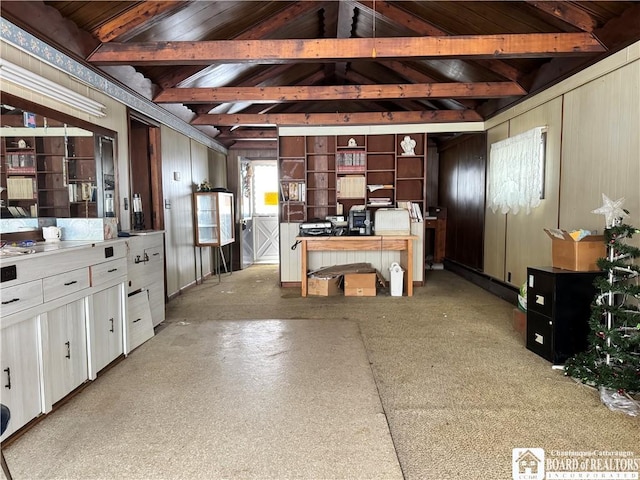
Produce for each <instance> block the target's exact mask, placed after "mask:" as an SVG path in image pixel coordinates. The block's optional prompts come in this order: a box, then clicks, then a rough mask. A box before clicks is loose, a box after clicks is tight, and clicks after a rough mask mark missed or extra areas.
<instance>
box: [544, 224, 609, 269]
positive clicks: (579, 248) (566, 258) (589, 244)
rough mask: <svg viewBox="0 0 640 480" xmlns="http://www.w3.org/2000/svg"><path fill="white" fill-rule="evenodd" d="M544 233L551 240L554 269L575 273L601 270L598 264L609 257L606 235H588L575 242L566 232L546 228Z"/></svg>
mask: <svg viewBox="0 0 640 480" xmlns="http://www.w3.org/2000/svg"><path fill="white" fill-rule="evenodd" d="M544 231H545V232H546V234H547V235H549V238H551V257H552V263H553V266H554V267H556V268H562V269H564V270H572V271H574V272H590V271H596V270H600V269H599V268H598V265H597V263H596V262H597V261H598V258H602V257H606V256H607V252H606V245H605V244H604V235H587V236H586V237H584V238H582V239H580V240H575V239H574V238H573V237H572V236H571V234H570V233H569V232H567V231H566V230H560V229H547V228H545V229H544Z"/></svg>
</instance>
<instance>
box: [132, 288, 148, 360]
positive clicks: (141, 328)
mask: <svg viewBox="0 0 640 480" xmlns="http://www.w3.org/2000/svg"><path fill="white" fill-rule="evenodd" d="M128 307H129V308H128V310H129V312H128V317H127V343H128V346H129V348H128V351H131V350H133V349H134V348H136V347H138V346H139V345H142V344H143V343H144V342H146V341H147V340H149V339H150V338H151V337H153V335H154V332H153V322H152V320H151V309H150V308H149V296H148V294H147V291H146V290H143V291H142V292H140V293H136V294H135V295H131V296H130V297H129V300H128Z"/></svg>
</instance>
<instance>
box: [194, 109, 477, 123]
mask: <svg viewBox="0 0 640 480" xmlns="http://www.w3.org/2000/svg"><path fill="white" fill-rule="evenodd" d="M483 120H484V119H483V118H482V117H481V116H480V115H479V114H478V113H477V112H475V111H473V110H427V111H421V112H357V113H280V114H278V113H274V114H263V115H261V114H242V113H239V114H221V115H214V114H208V115H199V116H197V117H196V118H194V119H193V120H192V121H191V124H192V125H216V126H217V125H222V126H224V125H227V126H229V125H245V126H252V125H256V126H264V125H393V124H403V123H443V122H481V121H483Z"/></svg>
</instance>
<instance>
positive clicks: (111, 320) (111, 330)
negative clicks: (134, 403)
mask: <svg viewBox="0 0 640 480" xmlns="http://www.w3.org/2000/svg"><path fill="white" fill-rule="evenodd" d="M109 321H110V322H111V329H110V330H109V331H110V332H111V333H113V318H110V319H109Z"/></svg>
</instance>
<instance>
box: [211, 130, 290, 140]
mask: <svg viewBox="0 0 640 480" xmlns="http://www.w3.org/2000/svg"><path fill="white" fill-rule="evenodd" d="M216 138H220V139H222V138H224V139H225V140H226V139H243V140H273V139H274V138H278V131H277V130H276V129H275V128H274V127H270V128H261V129H255V128H252V129H250V130H245V129H237V130H230V129H225V130H223V131H221V132H220V135H217V136H216Z"/></svg>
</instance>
